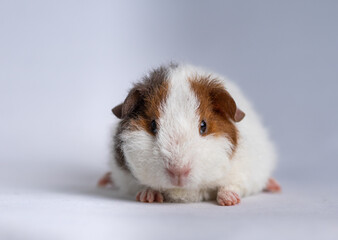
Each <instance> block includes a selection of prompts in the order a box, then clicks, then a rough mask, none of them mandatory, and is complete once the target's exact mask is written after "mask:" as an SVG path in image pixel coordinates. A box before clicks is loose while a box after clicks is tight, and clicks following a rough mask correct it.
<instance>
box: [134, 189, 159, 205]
mask: <svg viewBox="0 0 338 240" xmlns="http://www.w3.org/2000/svg"><path fill="white" fill-rule="evenodd" d="M163 199H164V198H163V195H162V193H161V192H159V191H156V190H153V189H151V188H146V189H143V190H142V191H140V192H139V193H138V194H137V195H136V200H137V201H140V202H146V203H152V202H159V203H162V202H163Z"/></svg>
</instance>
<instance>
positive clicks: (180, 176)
mask: <svg viewBox="0 0 338 240" xmlns="http://www.w3.org/2000/svg"><path fill="white" fill-rule="evenodd" d="M166 170H167V173H168V175H169V177H170V180H171V183H172V184H173V185H175V186H180V187H181V186H183V185H184V182H185V179H186V178H187V177H188V176H189V173H190V171H191V168H190V167H189V166H185V167H180V168H178V167H173V166H170V167H168V168H167V169H166Z"/></svg>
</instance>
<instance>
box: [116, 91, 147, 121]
mask: <svg viewBox="0 0 338 240" xmlns="http://www.w3.org/2000/svg"><path fill="white" fill-rule="evenodd" d="M141 101H142V91H141V89H138V88H136V87H135V88H133V89H132V90H131V91H130V92H129V94H128V96H127V97H126V99H125V100H124V102H123V103H121V104H119V105H117V106H116V107H114V108H113V109H112V112H113V113H114V115H115V116H116V117H117V118H120V119H122V118H125V117H126V116H128V115H129V114H130V113H131V112H132V111H133V110H135V109H136V107H137V106H138V105H139V104H140V102H141Z"/></svg>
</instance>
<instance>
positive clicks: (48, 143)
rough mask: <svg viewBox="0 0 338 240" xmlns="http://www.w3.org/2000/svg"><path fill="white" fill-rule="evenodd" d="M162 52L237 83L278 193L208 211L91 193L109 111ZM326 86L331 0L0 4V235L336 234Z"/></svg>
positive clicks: (334, 28) (333, 125)
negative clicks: (274, 156) (256, 118)
mask: <svg viewBox="0 0 338 240" xmlns="http://www.w3.org/2000/svg"><path fill="white" fill-rule="evenodd" d="M171 60H173V61H177V62H186V63H191V64H195V65H198V66H204V67H207V68H209V69H212V70H214V71H216V72H219V73H221V74H223V75H226V76H228V77H229V78H231V79H233V80H234V81H235V82H237V83H238V84H239V85H240V86H241V88H242V89H243V91H244V92H245V93H246V95H247V96H248V97H249V98H250V99H251V100H252V102H253V103H254V105H255V106H256V109H257V110H258V111H259V112H260V113H261V115H262V117H263V119H264V122H265V124H266V126H267V127H268V128H269V129H270V132H271V135H272V137H273V139H274V140H275V141H276V143H277V146H278V149H279V158H280V161H279V168H278V170H277V172H276V176H277V178H278V179H279V180H280V182H281V183H282V185H283V187H284V192H283V194H280V195H268V194H261V195H258V196H254V197H250V198H246V199H244V200H243V201H242V203H241V205H239V206H237V207H232V208H220V207H217V206H216V205H215V204H214V203H198V204H183V205H182V204H166V205H144V204H138V203H135V202H134V201H130V200H129V199H125V198H124V197H121V196H120V195H119V194H118V193H115V192H110V191H108V190H100V189H97V188H96V187H95V183H96V180H97V179H98V178H99V177H100V175H101V174H102V173H104V172H105V171H106V170H107V165H106V163H107V161H108V152H109V149H108V144H109V128H110V125H111V123H112V122H114V121H115V119H114V116H113V115H112V114H111V112H110V109H111V108H112V107H113V106H114V105H116V104H118V103H120V102H121V101H122V100H123V99H124V97H125V96H126V94H127V91H128V89H129V88H130V87H131V83H132V82H134V81H136V80H138V79H139V78H140V77H141V76H142V74H144V73H146V72H147V71H148V70H149V69H150V68H152V67H156V66H158V65H160V64H162V63H168V62H169V61H171ZM337 87H338V2H337V1H328V0H327V1H291V0H290V1H120V2H117V1H4V0H1V1H0V114H1V115H0V116H1V117H0V238H1V239H29V238H35V239H36V238H37V237H41V238H42V239H54V238H55V239H60V238H62V239H74V238H76V239H79V238H83V239H90V238H92V237H96V239H108V238H110V239H123V238H125V239H129V238H130V239H135V236H138V238H139V239H143V238H147V239H152V238H156V239H158V238H161V239H169V238H171V239H180V238H181V239H188V238H194V239H206V238H208V239H209V238H210V239H225V238H226V237H231V238H233V239H244V238H248V237H253V236H257V238H263V237H269V238H273V239H286V238H288V239H293V238H294V239H296V238H298V239H299V238H300V237H301V238H304V237H306V238H307V239H311V238H314V239H315V238H319V237H320V238H322V237H323V236H325V237H324V238H326V239H337V237H338V230H337V226H338V188H337V182H338V177H337V174H336V172H337V168H338V163H337V162H338V159H337V157H338V156H337V148H338V138H337V134H338V127H337V123H338V112H337V106H336V105H337V102H338V96H337ZM324 234H325V235H324ZM1 236H3V237H1ZM324 238H323V239H324Z"/></svg>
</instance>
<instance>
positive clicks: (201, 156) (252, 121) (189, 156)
mask: <svg viewBox="0 0 338 240" xmlns="http://www.w3.org/2000/svg"><path fill="white" fill-rule="evenodd" d="M112 112H113V113H114V115H115V116H116V117H117V118H119V119H120V120H119V122H118V124H117V126H116V127H115V128H114V130H113V136H112V145H111V148H112V151H111V152H112V158H111V162H110V163H111V164H110V165H111V173H108V174H106V175H105V176H104V177H103V178H102V179H101V181H100V182H99V184H100V185H105V184H107V183H109V182H110V181H112V182H113V183H114V185H115V186H117V187H118V188H119V189H121V190H122V191H124V192H126V193H129V194H133V195H134V196H136V200H137V201H141V202H149V203H151V202H163V201H168V202H196V201H203V200H216V201H217V203H218V204H219V205H222V206H229V205H235V204H238V203H239V202H240V199H241V198H242V197H245V196H248V195H252V194H256V193H258V192H260V191H262V190H266V191H270V192H277V191H280V186H279V184H278V183H277V181H276V180H274V179H273V178H271V174H272V172H273V170H274V168H275V165H276V154H275V147H274V145H273V143H272V142H271V140H270V139H269V136H268V133H267V131H266V129H265V128H264V127H263V125H262V123H261V120H260V118H259V116H258V115H257V113H256V112H255V110H254V109H253V107H252V105H251V103H250V102H249V101H248V100H247V99H246V98H245V97H244V95H243V94H242V92H241V91H240V89H239V88H238V87H237V86H236V85H235V84H234V83H233V82H231V81H229V80H228V79H226V78H224V77H222V76H220V75H218V74H214V73H210V72H206V71H204V70H202V69H199V68H196V67H193V66H190V65H178V64H169V65H168V66H161V67H159V68H157V69H154V70H153V71H151V72H150V73H149V74H148V75H146V76H145V77H143V79H142V80H141V81H140V82H138V83H136V84H135V85H134V87H133V88H132V89H131V90H130V92H129V94H128V95H127V97H126V99H125V100H124V102H123V103H121V104H119V105H117V106H116V107H114V108H113V109H112Z"/></svg>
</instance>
